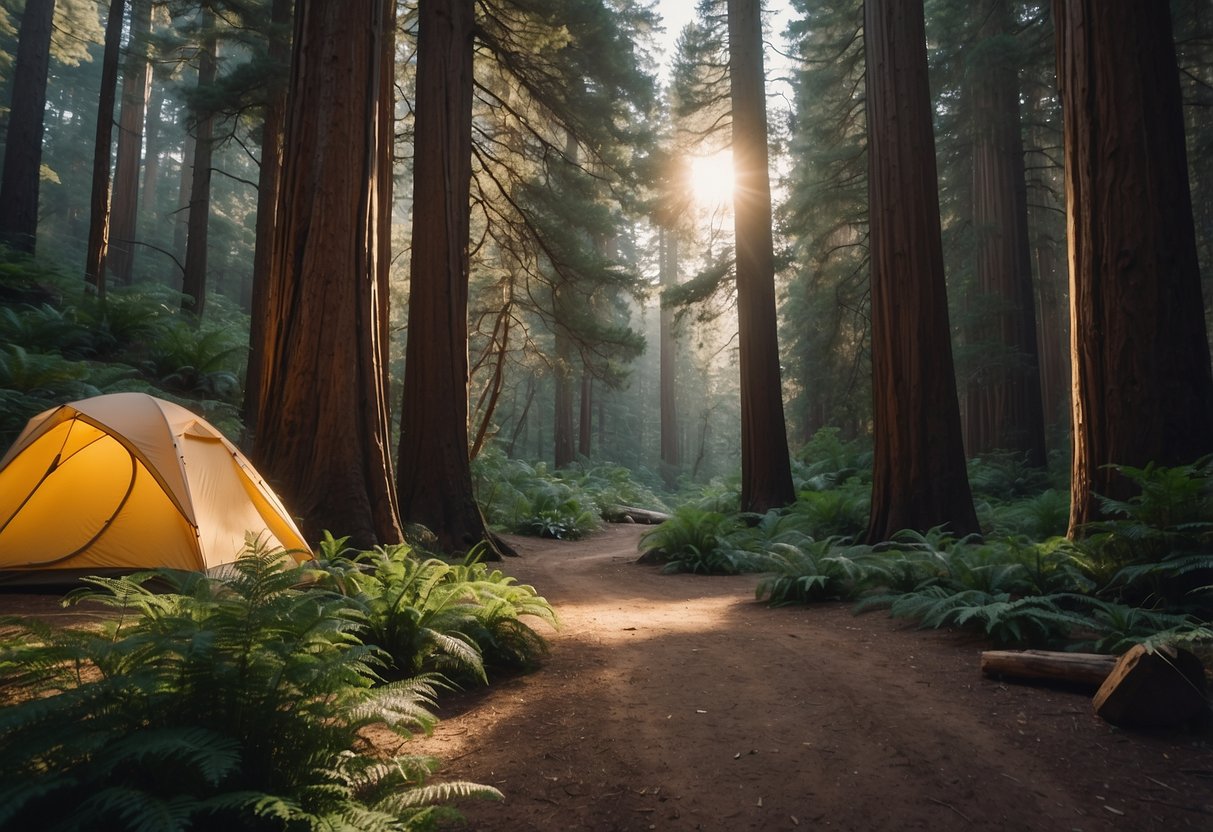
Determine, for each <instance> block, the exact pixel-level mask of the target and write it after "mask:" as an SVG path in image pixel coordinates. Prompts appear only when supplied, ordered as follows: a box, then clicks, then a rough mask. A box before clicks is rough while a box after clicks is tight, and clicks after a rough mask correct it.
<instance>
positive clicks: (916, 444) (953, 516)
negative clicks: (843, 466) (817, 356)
mask: <svg viewBox="0 0 1213 832" xmlns="http://www.w3.org/2000/svg"><path fill="white" fill-rule="evenodd" d="M864 45H865V52H866V56H867V70H866V74H867V78H866V91H867V126H868V158H869V179H868V181H869V204H870V209H869V210H870V228H871V231H870V248H871V257H872V260H871V269H872V291H871V294H872V395H873V408H872V433H873V438H874V447H873V482H872V511H871V516H870V518H869V521H868V530H867V534H866V539H867V540H868V541H869V542H871V543H877V542H880V541H883V540H887V539H889V538H890V537H891V536H892V535H893V533H895V532H897V531H899V530H901V529H917V530H919V531H923V530H926V529H928V528H931V527H933V526H937V525H940V524H947V525H948V529H949V530H950V531H951V532H952V533H954V534H959V535H963V534H968V533H970V532H977V531H979V527H978V524H977V516H976V513H975V512H974V509H973V499H972V495H971V493H970V491H969V481H968V475H967V473H966V469H965V458H964V448H963V446H962V442H961V433H960V411H959V407H958V404H957V397H956V380H955V377H954V375H953V370H952V346H951V341H950V336H951V328H950V326H949V323H948V306H947V298H946V293H945V289H944V274H943V249H942V244H941V241H940V221H939V196H938V189H937V184H936V182H937V177H936V166H935V142H934V136H933V133H932V128H931V100H930V92H929V89H928V84H927V54H926V34H925V31H924V27H923V6H922V2H921V0H918V1H917V2H905V0H866V2H865V4H864Z"/></svg>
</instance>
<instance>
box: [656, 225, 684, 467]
mask: <svg viewBox="0 0 1213 832" xmlns="http://www.w3.org/2000/svg"><path fill="white" fill-rule="evenodd" d="M657 233H658V256H657V261H658V273H659V280H660V282H661V286H662V289H665V288H668V287H671V286H674V285H676V284H677V282H678V237H677V235H676V234H675V233H674V232H673V231H672V230H671V229H668V228H660V229H659V230H658V232H657ZM658 339H659V344H658V349H659V350H660V356H659V361H660V373H661V379H660V382H659V386H660V391H661V392H660V395H661V475H662V478H663V479H664V480H665V483H666V485H667V486H673V485H674V483H675V481H676V479H677V476H678V470H679V469H680V468H681V467H682V440H681V436H680V435H679V424H678V396H677V386H676V378H677V373H678V367H677V355H678V354H677V341H676V339H675V336H674V310H673V309H671V308H670V306H669V305H668V304H662V306H661V322H660V331H659V334H658Z"/></svg>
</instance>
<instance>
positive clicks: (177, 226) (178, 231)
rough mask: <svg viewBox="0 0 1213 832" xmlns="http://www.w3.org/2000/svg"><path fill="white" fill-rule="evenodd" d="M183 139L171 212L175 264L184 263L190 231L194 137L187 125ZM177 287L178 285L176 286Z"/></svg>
mask: <svg viewBox="0 0 1213 832" xmlns="http://www.w3.org/2000/svg"><path fill="white" fill-rule="evenodd" d="M182 127H183V129H184V130H185V131H186V132H185V137H184V138H183V139H182V140H181V168H180V170H179V171H178V172H177V210H176V211H174V212H173V252H174V253H175V254H176V255H177V262H178V263H184V262H185V247H186V241H187V240H188V239H189V231H190V187H191V185H192V184H193V181H194V177H193V167H192V166H191V165H190V160H192V159H193V158H194V137H193V136H192V135H190V133H189V126H188V124H186V125H183V126H182ZM178 285H179V284H178Z"/></svg>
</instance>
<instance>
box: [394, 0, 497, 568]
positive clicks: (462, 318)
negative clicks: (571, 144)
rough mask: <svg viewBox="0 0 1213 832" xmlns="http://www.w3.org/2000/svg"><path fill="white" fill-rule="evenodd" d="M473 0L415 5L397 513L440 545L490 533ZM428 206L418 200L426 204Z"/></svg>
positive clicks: (449, 546)
mask: <svg viewBox="0 0 1213 832" xmlns="http://www.w3.org/2000/svg"><path fill="white" fill-rule="evenodd" d="M474 25H475V10H474V5H473V2H472V0H451V2H446V3H434V2H425V3H421V4H420V7H419V22H418V27H419V28H418V36H417V100H416V104H415V113H416V132H415V139H414V159H415V175H414V179H413V204H414V206H417V210H414V211H413V235H412V239H413V256H412V261H411V263H410V265H409V324H408V325H409V330H408V331H409V335H408V345H407V347H406V356H405V368H404V395H403V403H402V405H401V419H400V468H399V475H398V481H397V488H398V491H399V494H400V508H401V516H402V519H404V520H405V521H406V522H409V523H421V524H422V525H424V526H427V527H428V528H429V529H430V530H432V531H433V532H434V534H435V535H436V536H437V537H438V541H439V545H440V546H441V547H442V548H443V550H445V551H451V552H455V551H467V550H468V549H469V548H471V547H472V546H474V545H476V544H477V543H478V542H480V541H482V540H491V538H490V537H489V534H488V531H487V529H486V528H485V526H484V518H483V517H482V516H481V514H480V508H479V507H478V506H477V505H476V498H475V495H474V493H473V490H472V475H471V467H470V464H469V462H468V427H467V425H468V355H467V349H468V321H467V304H468V268H469V265H468V244H469V236H468V234H469V230H468V229H469V220H470V187H471V177H472V49H473V41H472V37H473V28H474ZM423 206H424V209H423V208H422V207H423Z"/></svg>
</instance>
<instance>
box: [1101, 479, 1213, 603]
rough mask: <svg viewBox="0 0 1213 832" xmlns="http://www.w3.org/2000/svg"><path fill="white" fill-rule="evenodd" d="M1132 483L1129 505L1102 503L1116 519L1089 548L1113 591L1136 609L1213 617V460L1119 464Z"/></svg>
mask: <svg viewBox="0 0 1213 832" xmlns="http://www.w3.org/2000/svg"><path fill="white" fill-rule="evenodd" d="M1113 467H1114V468H1115V470H1116V471H1118V472H1119V473H1120V474H1122V475H1123V476H1125V477H1127V478H1128V479H1129V480H1131V481H1132V483H1133V486H1134V490H1135V492H1136V493H1135V494H1134V496H1132V497H1130V498H1129V499H1127V500H1113V499H1109V498H1101V499H1100V508H1101V510H1102V511H1103V513H1104V514H1105V515H1109V516H1110V519H1107V520H1102V521H1099V522H1096V523H1091V524H1089V525H1088V526H1087V528H1086V529H1085V531H1086V532H1087V537H1086V539H1085V540H1084V541H1083V542H1082V546H1083V548H1084V550H1086V551H1087V552H1088V553H1089V555H1090V558H1091V561H1092V563H1093V568H1094V570H1095V571H1096V573H1097V574H1098V576H1099V577H1100V578H1108V579H1109V580H1108V586H1107V587H1106V591H1107V593H1108V594H1110V595H1112V596H1113V597H1115V598H1116V599H1118V600H1122V601H1127V602H1130V603H1133V604H1138V605H1140V604H1142V603H1145V604H1148V605H1155V604H1164V605H1166V606H1168V607H1171V608H1173V609H1174V610H1177V611H1184V610H1188V611H1193V612H1195V611H1203V612H1204V613H1206V614H1208V613H1209V612H1210V611H1213V590H1211V589H1210V587H1209V586H1208V585H1209V584H1210V583H1213V458H1208V457H1206V458H1204V459H1201V460H1198V461H1196V462H1194V463H1192V464H1191V465H1179V466H1175V467H1170V468H1168V467H1163V466H1157V465H1154V464H1149V465H1147V466H1145V467H1144V468H1132V467H1129V466H1125V465H1119V466H1113Z"/></svg>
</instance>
